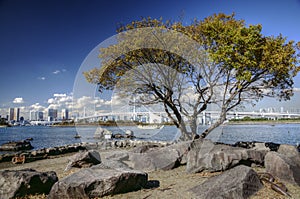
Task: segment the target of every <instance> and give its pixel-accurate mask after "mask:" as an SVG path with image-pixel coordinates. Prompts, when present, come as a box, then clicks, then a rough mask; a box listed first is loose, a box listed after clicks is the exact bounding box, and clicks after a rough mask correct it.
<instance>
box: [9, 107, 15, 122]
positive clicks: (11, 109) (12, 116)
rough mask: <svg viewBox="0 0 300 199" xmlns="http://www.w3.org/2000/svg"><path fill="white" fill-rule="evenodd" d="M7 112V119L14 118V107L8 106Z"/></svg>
mask: <svg viewBox="0 0 300 199" xmlns="http://www.w3.org/2000/svg"><path fill="white" fill-rule="evenodd" d="M8 112H9V120H14V112H15V109H14V108H9V110H8Z"/></svg>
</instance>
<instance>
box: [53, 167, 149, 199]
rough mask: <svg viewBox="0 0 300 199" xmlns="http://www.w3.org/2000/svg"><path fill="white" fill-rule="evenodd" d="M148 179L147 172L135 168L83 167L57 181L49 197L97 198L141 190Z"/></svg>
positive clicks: (68, 198) (67, 198)
mask: <svg viewBox="0 0 300 199" xmlns="http://www.w3.org/2000/svg"><path fill="white" fill-rule="evenodd" d="M147 181H148V175H147V173H144V172H141V171H134V170H121V169H120V170H115V169H102V168H99V166H98V165H97V166H93V167H91V168H86V169H82V170H80V171H78V172H76V173H74V174H72V175H70V176H67V177H65V178H63V179H62V180H60V181H59V182H57V183H55V184H54V186H53V187H52V189H51V192H50V193H49V195H48V198H49V199H56V198H64V199H73V198H95V197H102V196H106V195H114V194H118V193H125V192H130V191H135V190H139V189H141V188H142V187H144V186H145V185H146V183H147Z"/></svg>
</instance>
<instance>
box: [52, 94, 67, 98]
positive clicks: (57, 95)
mask: <svg viewBox="0 0 300 199" xmlns="http://www.w3.org/2000/svg"><path fill="white" fill-rule="evenodd" d="M53 96H54V97H66V96H67V94H65V93H54V94H53Z"/></svg>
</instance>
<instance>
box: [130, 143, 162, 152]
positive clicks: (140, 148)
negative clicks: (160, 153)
mask: <svg viewBox="0 0 300 199" xmlns="http://www.w3.org/2000/svg"><path fill="white" fill-rule="evenodd" d="M158 147H159V146H158V145H157V144H147V145H141V146H138V147H136V148H133V149H132V150H130V151H131V152H132V153H146V152H148V151H149V150H151V149H153V148H158Z"/></svg>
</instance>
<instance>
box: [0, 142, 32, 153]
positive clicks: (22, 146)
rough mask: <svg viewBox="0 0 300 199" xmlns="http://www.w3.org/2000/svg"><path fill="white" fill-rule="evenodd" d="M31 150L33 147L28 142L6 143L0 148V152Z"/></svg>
mask: <svg viewBox="0 0 300 199" xmlns="http://www.w3.org/2000/svg"><path fill="white" fill-rule="evenodd" d="M31 149H33V146H32V145H31V143H30V141H28V140H22V141H13V142H7V143H4V144H2V145H1V146H0V151H22V150H31Z"/></svg>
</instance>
